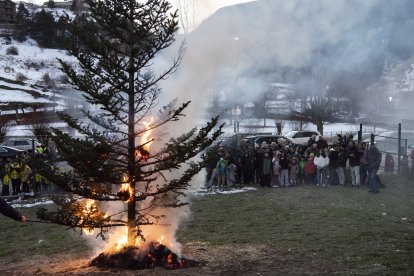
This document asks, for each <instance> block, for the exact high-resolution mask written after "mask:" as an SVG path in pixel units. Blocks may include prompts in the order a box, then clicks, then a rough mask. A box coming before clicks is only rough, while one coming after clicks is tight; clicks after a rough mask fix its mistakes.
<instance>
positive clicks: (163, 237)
mask: <svg viewBox="0 0 414 276" xmlns="http://www.w3.org/2000/svg"><path fill="white" fill-rule="evenodd" d="M164 239H165V236H162V237H161V238H159V239H158V243H160V244H161V243H162V242H163V241H164Z"/></svg>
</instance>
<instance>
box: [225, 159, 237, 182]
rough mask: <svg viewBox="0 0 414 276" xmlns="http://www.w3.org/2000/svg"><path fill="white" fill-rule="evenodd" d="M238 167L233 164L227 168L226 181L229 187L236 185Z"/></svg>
mask: <svg viewBox="0 0 414 276" xmlns="http://www.w3.org/2000/svg"><path fill="white" fill-rule="evenodd" d="M236 172H237V167H236V165H235V164H234V163H231V164H230V165H228V166H227V168H226V179H227V183H228V184H229V185H234V184H236V175H237V173H236Z"/></svg>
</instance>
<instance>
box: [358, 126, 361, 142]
mask: <svg viewBox="0 0 414 276" xmlns="http://www.w3.org/2000/svg"><path fill="white" fill-rule="evenodd" d="M361 142H362V124H359V131H358V144H360V143H361Z"/></svg>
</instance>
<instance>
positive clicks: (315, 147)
mask: <svg viewBox="0 0 414 276" xmlns="http://www.w3.org/2000/svg"><path fill="white" fill-rule="evenodd" d="M318 153H319V150H318V145H317V144H316V143H313V144H312V145H311V146H310V147H308V148H307V149H306V151H305V157H306V158H309V156H310V155H311V154H313V156H316V155H317V154H318Z"/></svg>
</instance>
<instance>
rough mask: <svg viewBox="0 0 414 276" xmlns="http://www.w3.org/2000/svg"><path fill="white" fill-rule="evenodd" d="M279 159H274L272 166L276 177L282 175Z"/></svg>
mask: <svg viewBox="0 0 414 276" xmlns="http://www.w3.org/2000/svg"><path fill="white" fill-rule="evenodd" d="M279 161H280V160H279V159H276V158H273V159H272V165H273V174H274V175H279V173H280V163H279Z"/></svg>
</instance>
